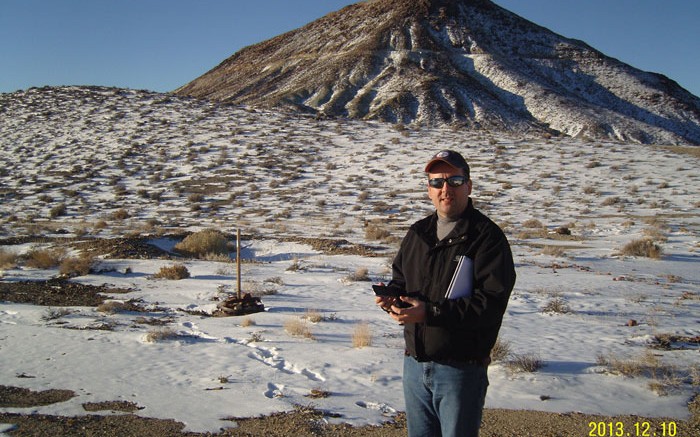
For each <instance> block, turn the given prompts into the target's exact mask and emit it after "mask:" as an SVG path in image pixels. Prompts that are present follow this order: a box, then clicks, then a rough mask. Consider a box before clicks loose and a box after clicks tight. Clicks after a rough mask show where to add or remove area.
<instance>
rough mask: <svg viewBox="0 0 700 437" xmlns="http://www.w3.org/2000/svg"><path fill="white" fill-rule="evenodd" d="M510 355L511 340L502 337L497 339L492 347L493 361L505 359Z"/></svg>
mask: <svg viewBox="0 0 700 437" xmlns="http://www.w3.org/2000/svg"><path fill="white" fill-rule="evenodd" d="M509 356H510V342H509V341H508V340H503V339H501V337H498V338H497V339H496V343H495V344H494V345H493V348H492V349H491V361H494V362H495V361H505V360H506V359H507V358H508V357H509Z"/></svg>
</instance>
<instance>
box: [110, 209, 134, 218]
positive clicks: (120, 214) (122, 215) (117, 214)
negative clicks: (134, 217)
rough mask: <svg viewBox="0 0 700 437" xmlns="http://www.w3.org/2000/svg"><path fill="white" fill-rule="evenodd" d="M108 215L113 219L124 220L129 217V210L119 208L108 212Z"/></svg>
mask: <svg viewBox="0 0 700 437" xmlns="http://www.w3.org/2000/svg"><path fill="white" fill-rule="evenodd" d="M110 217H112V218H113V219H114V220H126V219H128V218H129V217H131V214H129V211H127V210H125V209H124V208H120V209H118V210H116V211H114V212H113V213H112V214H110Z"/></svg>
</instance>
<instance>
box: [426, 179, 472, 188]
mask: <svg viewBox="0 0 700 437" xmlns="http://www.w3.org/2000/svg"><path fill="white" fill-rule="evenodd" d="M445 182H447V185H449V186H450V187H459V186H462V185H464V183H465V182H467V178H466V177H464V176H450V177H449V178H433V179H428V185H430V186H431V187H433V188H442V187H443V186H444V185H445Z"/></svg>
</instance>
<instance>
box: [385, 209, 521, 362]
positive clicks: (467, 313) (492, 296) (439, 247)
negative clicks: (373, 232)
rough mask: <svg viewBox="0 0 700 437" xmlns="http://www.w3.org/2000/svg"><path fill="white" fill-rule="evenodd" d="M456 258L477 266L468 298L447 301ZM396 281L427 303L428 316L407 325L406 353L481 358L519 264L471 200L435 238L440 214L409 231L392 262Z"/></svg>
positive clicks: (490, 345)
mask: <svg viewBox="0 0 700 437" xmlns="http://www.w3.org/2000/svg"><path fill="white" fill-rule="evenodd" d="M458 256H468V257H469V258H471V259H472V260H473V265H474V281H473V284H474V290H473V294H472V296H471V297H470V298H459V299H454V300H447V299H446V298H445V292H446V290H447V288H448V286H449V283H450V280H451V279H452V275H453V273H454V271H455V269H456V266H457V262H456V259H457V257H458ZM392 268H393V274H392V276H393V278H392V283H393V284H397V285H399V286H402V287H403V288H404V289H405V290H406V291H407V292H408V293H409V294H415V295H418V296H419V298H420V299H422V300H425V301H426V302H427V320H426V322H424V323H417V324H413V323H409V324H406V326H405V327H404V338H405V340H406V353H407V354H409V355H411V356H413V357H415V358H416V359H417V360H418V361H436V362H453V361H456V362H461V361H474V360H476V361H483V360H485V359H487V358H488V357H489V354H490V352H491V349H492V348H493V345H494V343H495V342H496V338H497V336H498V331H499V329H500V327H501V320H502V319H503V314H504V312H505V310H506V305H507V304H508V298H509V297H510V293H511V291H512V289H513V286H514V285H515V267H514V264H513V256H512V253H511V250H510V245H509V244H508V240H507V239H506V237H505V235H504V234H503V231H501V229H500V228H499V227H498V226H497V225H496V224H495V223H493V222H492V221H491V220H490V219H489V218H488V217H486V216H485V215H483V214H482V213H481V212H479V211H478V210H476V209H475V208H474V207H473V205H472V201H471V199H469V204H468V206H467V208H466V209H465V211H464V213H463V214H462V217H461V218H460V219H459V221H458V222H457V224H456V226H455V228H454V229H453V230H452V232H451V233H450V234H449V235H448V236H447V237H445V238H444V239H443V240H442V241H438V239H437V213H434V214H432V215H431V216H428V217H426V218H424V219H422V220H420V221H418V222H416V223H415V224H414V225H413V226H411V228H410V229H409V231H408V233H407V234H406V237H405V238H404V239H403V241H402V243H401V247H400V249H399V252H398V254H397V255H396V258H395V259H394V263H393V266H392Z"/></svg>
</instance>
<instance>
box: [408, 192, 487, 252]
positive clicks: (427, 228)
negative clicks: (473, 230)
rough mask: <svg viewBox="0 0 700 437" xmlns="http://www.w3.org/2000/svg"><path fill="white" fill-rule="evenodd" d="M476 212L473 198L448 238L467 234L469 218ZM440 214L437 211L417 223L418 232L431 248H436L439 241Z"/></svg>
mask: <svg viewBox="0 0 700 437" xmlns="http://www.w3.org/2000/svg"><path fill="white" fill-rule="evenodd" d="M473 211H474V204H473V203H472V199H471V197H470V198H469V202H468V203H467V207H466V208H464V211H463V212H462V215H461V216H460V217H459V219H458V220H457V224H456V225H455V227H454V229H453V230H452V232H450V234H449V235H448V237H461V236H462V235H464V234H466V233H467V230H468V229H469V218H470V217H471V215H472V213H473ZM437 221H438V214H437V211H435V212H433V213H432V214H431V215H429V216H428V217H426V218H425V219H423V220H421V221H420V222H418V223H416V225H417V226H416V232H417V233H418V235H420V237H421V238H422V239H423V240H425V241H426V242H427V243H428V244H429V245H430V246H435V245H436V244H437V243H438V241H437V235H436V229H437Z"/></svg>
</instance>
